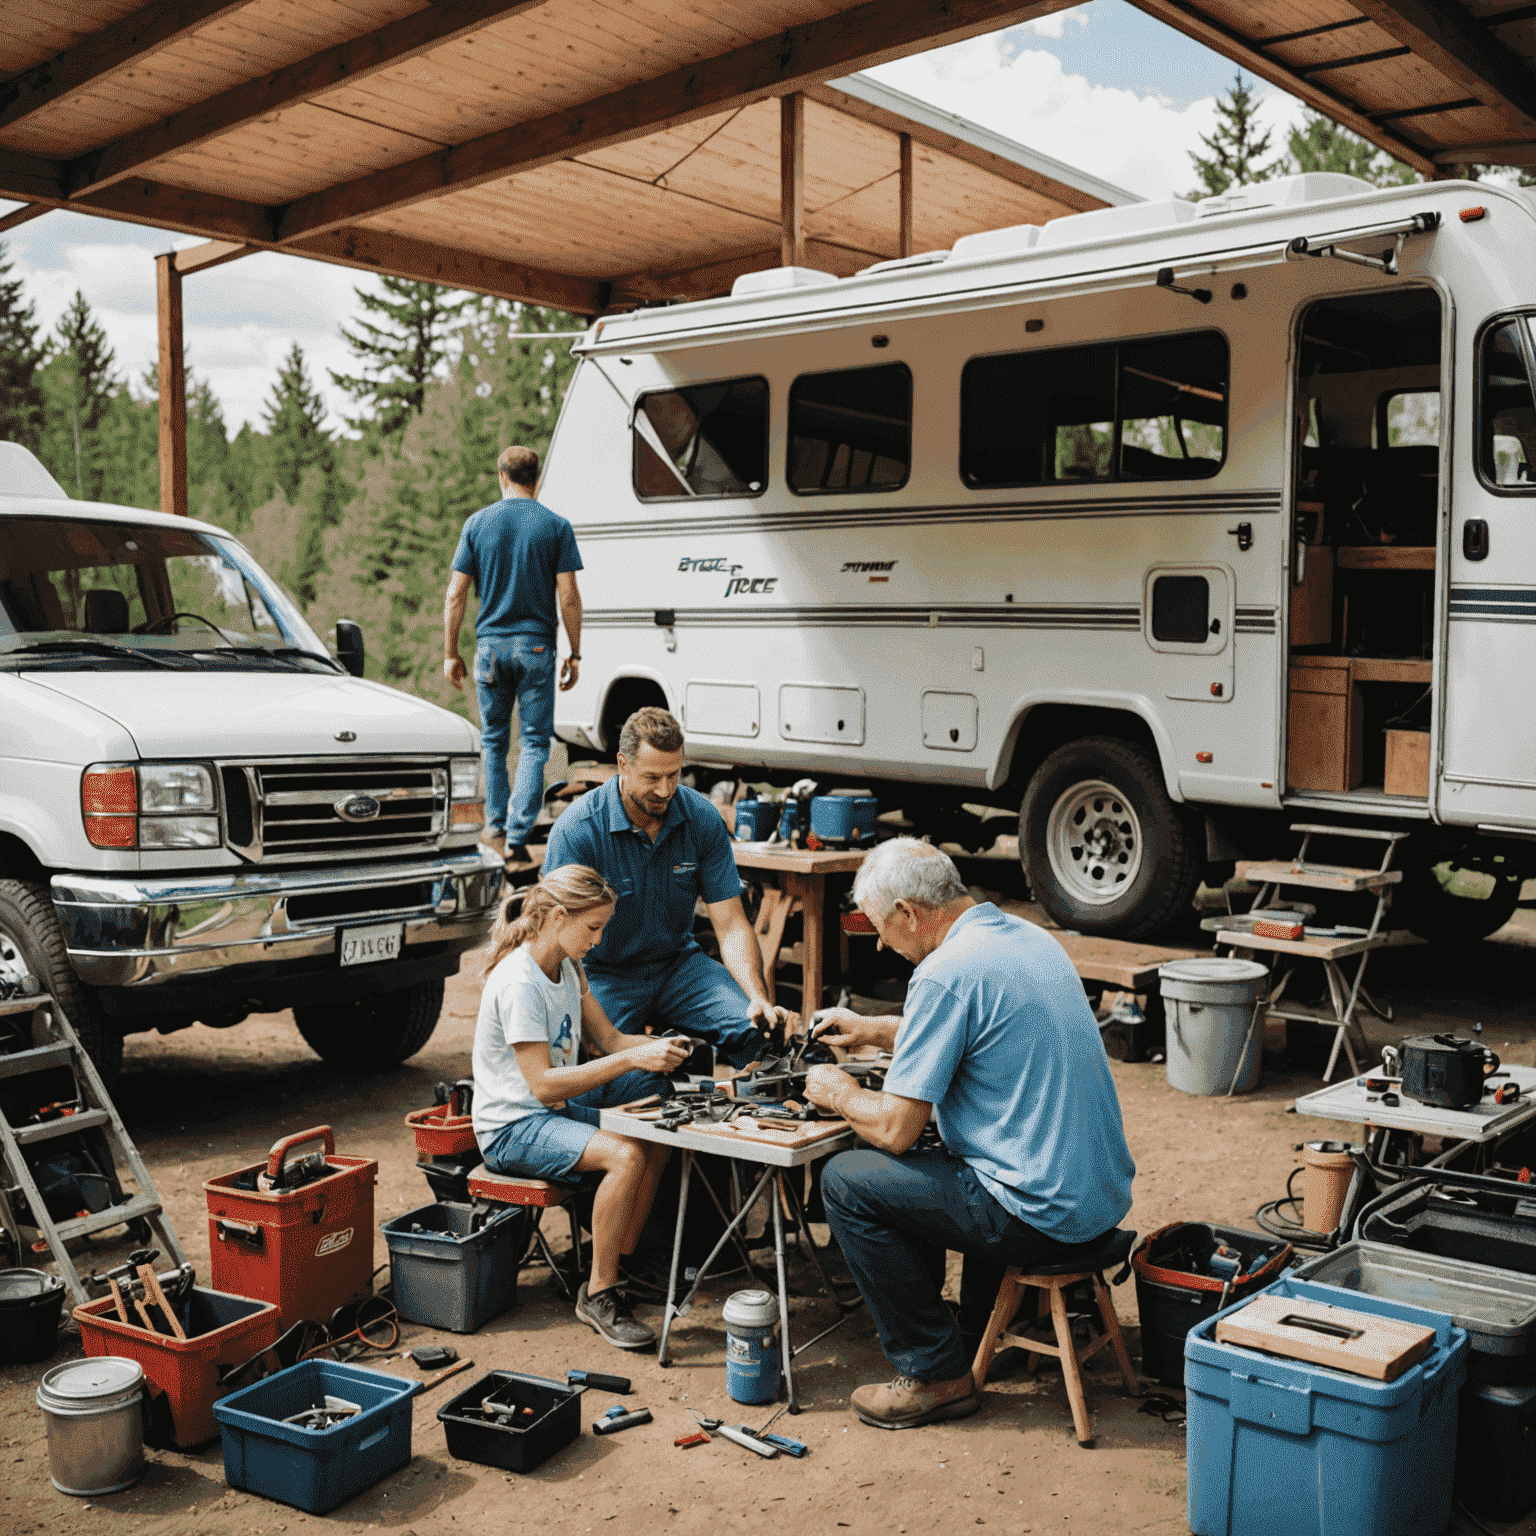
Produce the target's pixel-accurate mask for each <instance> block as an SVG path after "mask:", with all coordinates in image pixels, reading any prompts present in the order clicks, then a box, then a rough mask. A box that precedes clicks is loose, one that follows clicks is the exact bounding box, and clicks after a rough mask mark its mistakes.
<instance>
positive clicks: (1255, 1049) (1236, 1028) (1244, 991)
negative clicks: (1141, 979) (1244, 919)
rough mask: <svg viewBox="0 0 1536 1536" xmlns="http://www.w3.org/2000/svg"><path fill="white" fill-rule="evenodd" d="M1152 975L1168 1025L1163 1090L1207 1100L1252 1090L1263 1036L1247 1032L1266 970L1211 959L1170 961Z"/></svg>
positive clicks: (1249, 962) (1256, 1082) (1254, 963)
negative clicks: (1166, 1058) (1166, 1064)
mask: <svg viewBox="0 0 1536 1536" xmlns="http://www.w3.org/2000/svg"><path fill="white" fill-rule="evenodd" d="M1157 975H1158V981H1159V983H1160V987H1159V990H1160V991H1161V992H1162V996H1163V1012H1164V1015H1165V1016H1166V1018H1167V1025H1168V1031H1167V1033H1168V1043H1167V1054H1168V1086H1169V1087H1170V1088H1177V1089H1179V1090H1180V1092H1182V1093H1194V1094H1201V1095H1204V1096H1206V1097H1211V1096H1214V1095H1220V1094H1224V1093H1226V1092H1227V1091H1228V1089H1232V1091H1233V1092H1235V1093H1249V1092H1251V1091H1252V1090H1253V1089H1255V1088H1257V1087H1258V1086H1259V1065H1260V1062H1261V1061H1262V1059H1263V1055H1264V1032H1263V1030H1262V1029H1258V1028H1250V1026H1251V1025H1252V1024H1253V1010H1254V1004H1255V1003H1257V1002H1258V1000H1259V998H1260V997H1261V996H1262V995H1263V993H1264V990H1265V987H1266V985H1267V983H1268V980H1269V972H1268V970H1267V969H1266V968H1265V967H1264V966H1262V965H1260V964H1259V963H1258V962H1257V961H1254V960H1234V959H1228V958H1226V957H1217V956H1212V957H1211V958H1210V959H1203V960H1170V961H1169V962H1168V963H1167V964H1166V965H1163V966H1159V967H1158V972H1157ZM1245 1042H1246V1049H1245ZM1234 1078H1235V1079H1236V1086H1235V1087H1234V1084H1233V1079H1234Z"/></svg>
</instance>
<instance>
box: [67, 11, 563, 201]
mask: <svg viewBox="0 0 1536 1536" xmlns="http://www.w3.org/2000/svg"><path fill="white" fill-rule="evenodd" d="M545 3H546V0H452V4H447V5H444V4H438V5H433V6H429V7H428V8H427V9H426V10H424V11H417V12H415V13H414V14H413V15H410V16H404V17H402V18H401V19H400V20H398V21H393V22H391V23H390V24H389V25H388V26H385V27H380V28H379V29H378V30H377V31H376V32H369V33H367V34H366V35H365V36H362V37H355V38H353V39H351V41H349V42H345V43H341V44H338V45H337V46H336V47H334V48H327V49H325V50H323V51H322V52H320V53H315V54H311V55H310V56H309V57H308V58H307V59H300V60H298V61H297V62H296V63H293V64H288V65H285V66H284V67H283V68H282V69H279V70H275V71H274V72H273V73H272V74H270V75H266V76H263V77H262V78H261V79H259V80H248V81H246V82H245V83H244V84H242V85H237V86H234V87H232V88H231V89H230V90H227V91H223V92H221V93H220V94H219V95H217V96H211V97H209V98H208V99H207V100H206V101H200V102H198V103H196V105H194V106H190V107H188V108H186V109H185V110H184V111H181V112H176V113H173V114H172V115H171V116H170V117H167V118H164V119H162V120H161V121H160V122H158V123H153V124H151V125H150V126H149V127H148V128H145V129H142V130H141V131H139V132H138V133H132V134H129V135H127V136H126V137H125V138H121V139H118V140H117V141H116V142H115V143H112V144H108V145H105V146H104V147H103V148H101V149H95V150H92V151H91V152H90V153H89V154H85V155H81V156H79V157H78V158H77V159H75V160H73V161H72V162H71V163H70V167H69V171H68V174H67V184H68V187H69V191H70V195H71V196H78V195H80V194H81V193H87V192H93V191H96V190H98V189H100V188H102V187H109V186H111V185H112V184H113V183H114V182H117V181H121V180H122V179H123V178H124V177H125V176H131V175H133V174H134V173H135V172H136V171H138V170H139V169H141V168H142V167H144V166H146V165H149V164H151V163H152V162H153V161H156V160H160V159H163V158H164V157H165V156H167V155H174V154H180V153H182V152H183V151H186V150H189V149H194V148H196V147H197V146H198V145H199V144H206V143H207V142H208V141H209V140H210V139H215V138H218V137H219V136H220V135H222V134H226V133H229V132H231V131H233V130H234V129H236V128H239V127H240V126H241V125H242V124H244V123H249V122H252V121H254V120H256V119H257V118H261V117H267V116H269V115H270V114H272V113H274V112H278V111H281V110H282V109H283V108H284V107H290V106H293V105H294V104H295V103H297V102H301V101H307V100H309V99H310V98H311V97H313V96H319V95H322V94H324V93H325V92H326V91H331V90H335V89H336V88H337V87H338V86H342V85H355V84H357V82H358V81H360V80H366V79H368V77H369V76H370V75H376V74H379V73H381V72H382V71H383V70H386V69H393V68H394V67H396V66H397V65H400V64H404V63H406V62H408V61H409V60H411V59H414V58H418V57H420V56H421V55H422V54H424V53H429V52H431V50H432V49H434V48H441V47H443V46H444V45H445V44H447V43H451V42H453V41H455V40H456V39H457V38H460V37H463V36H465V35H466V34H467V33H471V32H477V31H480V30H481V29H483V28H485V27H488V26H491V25H493V24H494V23H496V22H499V21H505V20H507V19H508V18H509V17H512V16H515V15H517V14H518V12H520V11H528V10H533V9H535V8H536V7H538V6H541V5H544V4H545Z"/></svg>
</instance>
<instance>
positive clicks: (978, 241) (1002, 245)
mask: <svg viewBox="0 0 1536 1536" xmlns="http://www.w3.org/2000/svg"><path fill="white" fill-rule="evenodd" d="M1039 239H1040V226H1039V225H1038V224H1012V225H1010V226H1009V227H1008V228H1007V229H988V230H984V231H983V232H982V233H981V234H979V235H961V237H960V238H959V239H958V240H956V241H955V248H954V250H953V252H952V253H951V254H952V255H953V256H954V258H955V260H956V261H976V260H979V259H980V258H981V257H983V256H1006V255H1008V254H1009V253H1010V252H1012V251H1027V250H1030V249H1032V248H1033V247H1034V245H1035V244H1036V243H1037V242H1038V241H1039Z"/></svg>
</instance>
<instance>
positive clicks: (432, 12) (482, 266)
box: [0, 0, 1128, 314]
mask: <svg viewBox="0 0 1536 1536" xmlns="http://www.w3.org/2000/svg"><path fill="white" fill-rule="evenodd" d="M1068 3H1069V0H1024V3H1021V0H865V3H863V4H848V3H846V0H750V3H748V0H710V3H708V4H707V5H689V6H682V5H677V4H675V3H667V0H442V3H438V4H423V3H422V0H159V3H155V4H148V5H146V4H143V3H142V0H0V75H6V76H8V77H9V78H8V79H6V80H5V81H4V83H0V197H4V198H14V199H17V200H21V201H24V202H26V203H27V204H28V205H29V206H28V207H27V208H26V209H23V210H21V211H20V213H19V214H17V213H13V214H11V215H10V216H9V218H8V219H5V220H0V228H4V227H5V226H6V225H7V224H14V223H17V222H20V220H21V219H22V218H25V217H31V216H35V215H36V214H38V213H42V212H45V211H47V210H48V209H52V208H59V207H70V208H74V209H76V210H79V211H82V212H89V213H94V214H100V215H104V216H107V217H111V218H120V219H127V220H131V221H134V222H139V223H146V224H152V225H157V226H159V227H162V228H165V229H170V230H177V231H182V232H188V233H194V234H200V235H203V236H205V237H207V238H208V239H209V240H210V241H215V242H219V244H217V245H216V246H210V247H208V248H207V250H206V251H202V252H199V253H197V254H196V255H195V256H193V257H192V258H190V259H189V260H188V261H186V262H179V263H178V266H179V267H180V268H181V269H182V270H194V269H195V268H196V267H197V266H199V265H206V264H207V263H208V262H210V261H212V260H228V259H232V258H233V257H236V256H239V255H241V254H244V253H245V252H246V251H250V250H271V249H278V250H284V251H289V252H292V253H295V254H299V255H307V256H312V257H317V258H319V259H321V260H326V261H336V262H341V263H344V264H347V265H351V266H355V267H363V268H367V269H372V270H378V271H384V272H392V273H396V274H399V275H404V276H411V277H420V278H426V279H429V280H431V281H435V282H441V283H445V284H449V285H452V286H457V287H464V288H471V289H478V290H482V291H486V292H493V293H499V294H504V295H507V296H510V297H516V298H523V299H528V300H532V301H536V302H540V303H547V304H554V305H558V306H559V307H561V308H565V309H569V310H572V311H575V312H577V313H582V314H594V313H599V312H601V311H603V310H605V309H607V308H610V307H614V306H618V305H624V304H629V303H634V302H638V301H643V300H656V299H663V298H672V297H696V296H700V295H702V294H705V293H711V292H719V291H721V289H722V288H728V287H729V285H730V281H731V280H732V278H733V277H734V276H735V275H737V274H738V273H739V272H742V271H749V270H752V269H754V268H756V267H762V266H769V265H775V264H777V262H778V260H779V248H780V214H781V206H780V190H781V137H780V103H779V102H778V101H777V100H775V98H778V97H783V96H786V95H790V94H792V93H797V92H799V93H804V94H803V98H802V99H803V102H804V106H803V111H804V141H803V142H804V155H803V167H802V168H801V170H800V172H799V174H800V175H801V176H802V178H803V180H802V185H803V199H804V203H803V206H804V237H805V249H806V258H805V259H806V260H807V261H808V262H809V263H810V264H812V265H816V266H821V267H824V268H826V269H827V270H830V271H834V272H840V273H842V272H850V271H853V270H856V269H857V268H859V267H862V266H866V265H868V264H869V263H870V262H872V261H877V260H880V259H882V258H887V257H892V256H895V255H897V254H899V246H900V243H901V233H900V232H901V228H902V225H901V212H902V210H901V207H900V202H901V185H902V176H901V160H902V155H903V153H904V151H903V135H906V137H907V139H908V140H909V146H908V148H907V149H906V151H905V152H906V153H907V154H908V155H909V156H910V187H911V199H912V200H911V214H910V222H911V229H910V236H911V239H912V240H915V242H916V248H917V249H925V248H932V247H939V246H948V245H950V244H952V243H953V241H954V239H955V238H957V237H958V236H959V235H961V234H966V233H970V232H973V231H975V230H979V229H989V228H995V227H998V226H1000V225H1007V224H1013V223H1023V222H1035V223H1038V222H1041V221H1043V220H1045V219H1049V218H1052V217H1055V216H1058V215H1060V214H1064V213H1069V212H1075V211H1079V210H1082V209H1085V208H1096V207H1102V206H1104V204H1105V203H1106V202H1118V201H1123V200H1125V198H1126V197H1127V195H1128V194H1123V193H1117V191H1116V189H1114V188H1108V187H1105V186H1104V185H1103V184H1102V183H1097V182H1095V181H1094V180H1093V179H1092V178H1090V177H1085V176H1082V175H1080V174H1077V173H1074V172H1071V171H1070V170H1069V169H1068V168H1067V167H1065V166H1060V165H1057V164H1056V163H1055V162H1051V161H1047V160H1045V159H1043V158H1042V157H1039V156H1032V155H1030V154H1029V153H1027V152H1025V151H1022V150H1020V149H1019V148H1018V146H1015V145H1010V144H1008V143H1006V141H1003V140H1001V139H997V138H996V137H995V136H993V135H990V134H987V133H985V132H983V131H982V130H978V129H974V128H973V127H971V126H970V125H966V124H963V123H961V122H959V120H957V119H952V118H947V117H945V115H944V114H941V113H936V112H933V111H932V110H931V109H927V108H924V107H922V106H921V105H920V104H919V103H916V102H911V101H910V99H909V98H904V97H900V96H899V95H897V93H894V92H888V91H882V90H881V89H880V88H879V87H877V86H874V85H873V83H872V82H864V81H858V80H852V81H849V80H842V78H841V77H844V76H847V75H849V74H850V73H852V72H854V71H857V70H859V69H861V68H863V67H865V66H868V65H871V64H875V63H880V62H884V61H886V60H889V59H894V58H898V57H901V56H903V55H906V54H909V53H914V52H918V51H921V50H923V49H926V48H930V47H935V46H938V45H941V44H944V43H949V42H955V41H959V40H961V39H964V38H967V37H972V36H976V35H978V34H980V33H983V32H987V31H991V30H994V29H997V28H1000V27H1005V26H1009V25H1012V24H1014V23H1016V22H1018V21H1020V20H1024V19H1027V18H1029V17H1033V16H1039V15H1043V14H1046V13H1048V12H1051V11H1056V10H1061V9H1065V8H1066V7H1067V5H1068ZM830 80H839V81H840V82H841V83H840V85H839V86H836V87H834V86H829V85H828V84H827V83H826V82H828V81H830ZM907 109H910V111H911V113H912V114H915V115H911V116H909V115H908V110H907Z"/></svg>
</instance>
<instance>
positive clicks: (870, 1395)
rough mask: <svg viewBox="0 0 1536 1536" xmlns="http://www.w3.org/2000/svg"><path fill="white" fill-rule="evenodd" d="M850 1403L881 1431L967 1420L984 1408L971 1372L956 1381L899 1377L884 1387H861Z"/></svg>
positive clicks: (856, 1411) (862, 1417) (864, 1419)
mask: <svg viewBox="0 0 1536 1536" xmlns="http://www.w3.org/2000/svg"><path fill="white" fill-rule="evenodd" d="M848 1401H849V1403H850V1404H851V1405H852V1407H853V1411H854V1412H855V1413H856V1414H857V1415H858V1416H859V1418H860V1419H862V1420H863V1421H864V1423H866V1424H873V1425H874V1426H875V1427H876V1428H877V1429H915V1428H916V1427H917V1426H918V1425H919V1424H932V1423H935V1422H937V1421H938V1420H940V1419H964V1418H968V1417H969V1416H970V1415H971V1414H973V1413H975V1412H976V1410H977V1409H978V1408H980V1407H981V1398H980V1396H979V1395H978V1394H977V1391H976V1384H975V1382H974V1380H973V1379H972V1377H971V1373H970V1372H969V1371H967V1372H966V1373H965V1375H964V1376H957V1377H956V1378H955V1379H954V1380H953V1381H918V1380H916V1379H915V1378H913V1377H911V1376H898V1377H896V1379H895V1380H894V1381H891V1382H889V1383H886V1384H884V1385H881V1386H869V1387H859V1388H858V1389H857V1390H856V1391H855V1392H854V1394H853V1396H852V1397H851V1398H849V1399H848Z"/></svg>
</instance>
